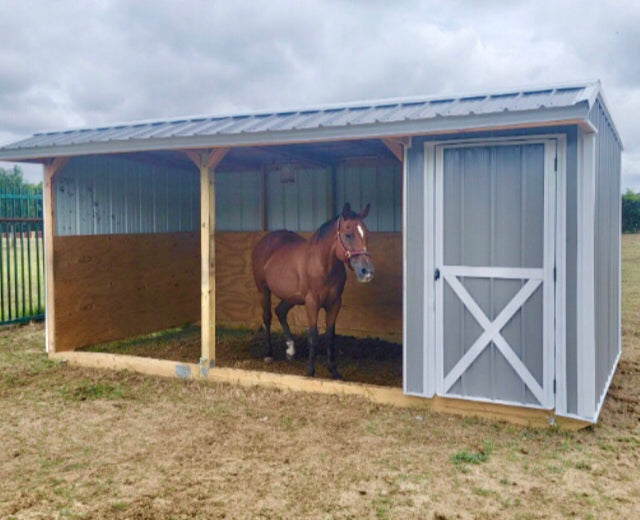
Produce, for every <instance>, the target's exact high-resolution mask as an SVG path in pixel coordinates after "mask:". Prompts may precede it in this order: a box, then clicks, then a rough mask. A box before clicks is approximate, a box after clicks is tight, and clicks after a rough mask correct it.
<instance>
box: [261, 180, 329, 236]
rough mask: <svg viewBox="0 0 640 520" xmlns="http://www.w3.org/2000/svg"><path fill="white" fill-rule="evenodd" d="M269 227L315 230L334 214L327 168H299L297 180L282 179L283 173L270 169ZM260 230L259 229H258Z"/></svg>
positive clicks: (268, 182)
mask: <svg viewBox="0 0 640 520" xmlns="http://www.w3.org/2000/svg"><path fill="white" fill-rule="evenodd" d="M266 182H267V193H266V199H267V201H266V202H267V229H269V230H270V231H273V230H277V229H288V230H290V231H315V230H316V229H317V228H318V227H320V226H321V225H322V224H323V223H324V222H326V221H327V220H329V217H330V216H331V214H332V209H331V208H330V207H329V206H328V205H329V204H330V193H331V191H330V190H331V184H330V173H329V170H327V169H296V170H295V171H294V182H282V181H281V176H280V172H279V171H276V170H273V171H268V172H267V181H266ZM258 229H259V228H258Z"/></svg>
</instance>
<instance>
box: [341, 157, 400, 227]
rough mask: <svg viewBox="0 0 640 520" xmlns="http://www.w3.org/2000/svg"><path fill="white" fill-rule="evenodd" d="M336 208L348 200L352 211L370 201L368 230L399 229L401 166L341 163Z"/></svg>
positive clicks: (361, 207)
mask: <svg viewBox="0 0 640 520" xmlns="http://www.w3.org/2000/svg"><path fill="white" fill-rule="evenodd" d="M335 193H336V209H337V210H338V211H339V210H340V208H342V206H343V205H344V203H345V202H349V203H350V204H351V207H352V209H353V210H355V211H360V210H361V209H363V208H364V206H365V205H366V204H367V203H370V204H371V210H370V211H369V216H368V217H367V218H366V220H365V224H366V225H367V228H368V229H369V231H402V168H401V166H400V165H398V166H343V167H340V168H338V170H337V172H336V191H335Z"/></svg>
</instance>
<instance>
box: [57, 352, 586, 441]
mask: <svg viewBox="0 0 640 520" xmlns="http://www.w3.org/2000/svg"><path fill="white" fill-rule="evenodd" d="M49 357H50V358H51V359H53V360H59V361H66V362H68V363H69V364H71V365H73V366H79V367H88V368H103V369H109V370H131V371H133V372H137V373H140V374H147V375H152V376H161V377H177V378H179V379H202V380H206V381H209V382H213V383H231V384H236V385H240V386H262V387H265V388H275V389H278V390H283V391H293V392H309V393H318V394H337V395H355V396H360V397H364V398H366V399H369V400H370V401H372V402H374V403H378V404H384V405H391V406H397V407H400V408H422V409H425V410H431V411H433V412H440V413H449V414H455V415H460V416H474V417H481V418H485V419H490V420H494V421H505V422H509V423H514V424H519V425H522V426H529V427H533V428H547V427H549V426H556V425H557V426H558V427H559V428H561V429H563V430H579V429H581V428H585V427H587V426H589V425H590V424H591V423H589V422H586V421H580V420H577V419H572V418H568V417H560V416H557V415H556V414H555V413H554V412H553V410H540V409H533V408H525V407H521V406H507V405H501V404H493V403H482V402H477V401H465V400H462V399H449V398H444V397H434V398H432V399H426V398H423V397H416V396H411V395H405V394H404V393H403V392H402V389H400V388H392V387H385V386H378V385H370V384H363V383H349V382H344V381H331V380H328V379H311V378H307V377H303V376H295V375H289V374H274V373H271V372H259V371H252V370H240V369H235V368H211V369H206V368H203V367H200V365H198V364H196V363H180V362H176V361H169V360H164V359H152V358H145V357H138V356H126V355H120V354H104V353H97V352H73V351H69V352H56V353H50V354H49Z"/></svg>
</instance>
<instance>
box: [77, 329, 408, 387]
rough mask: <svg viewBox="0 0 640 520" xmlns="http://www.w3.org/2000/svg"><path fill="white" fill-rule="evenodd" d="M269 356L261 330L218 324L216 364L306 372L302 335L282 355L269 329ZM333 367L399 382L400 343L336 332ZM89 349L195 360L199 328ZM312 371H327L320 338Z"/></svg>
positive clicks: (356, 376) (375, 380) (361, 377)
mask: <svg viewBox="0 0 640 520" xmlns="http://www.w3.org/2000/svg"><path fill="white" fill-rule="evenodd" d="M272 344H273V352H274V361H273V362H271V363H265V362H264V359H263V358H264V355H265V339H264V331H263V330H262V331H251V330H248V329H228V328H218V330H217V331H216V363H217V365H218V366H220V367H230V368H242V369H245V370H262V371H266V372H275V373H279V374H297V375H304V374H306V370H307V365H308V356H309V350H308V346H307V338H306V336H304V335H297V336H295V347H296V356H295V359H293V360H292V361H287V359H286V354H285V350H286V344H285V342H284V337H283V336H282V334H278V333H273V334H272ZM335 346H336V348H337V352H338V354H337V355H338V369H339V371H340V373H341V374H342V376H343V378H344V379H345V380H347V381H357V382H360V383H371V384H376V385H384V386H396V387H402V345H399V344H397V343H389V342H387V341H383V340H380V339H377V338H364V339H363V338H354V337H351V336H340V335H338V336H336V338H335ZM84 350H89V351H92V352H111V353H122V354H129V355H134V356H143V357H154V358H159V359H169V360H171V361H183V362H189V363H197V362H198V361H199V359H200V329H199V328H198V327H186V328H183V329H180V330H178V329H174V330H169V331H164V332H160V333H156V334H151V335H148V336H144V337H140V338H135V339H132V340H127V341H123V342H113V343H108V344H104V345H96V346H92V347H88V348H86V349H84ZM316 377H327V378H328V377H329V371H328V370H327V368H326V346H325V344H324V341H322V342H321V345H320V349H319V353H318V357H317V359H316Z"/></svg>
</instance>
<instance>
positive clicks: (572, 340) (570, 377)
mask: <svg viewBox="0 0 640 520" xmlns="http://www.w3.org/2000/svg"><path fill="white" fill-rule="evenodd" d="M566 164H567V166H566V170H567V171H566V188H567V193H566V242H565V246H566V260H565V261H566V314H565V318H566V336H565V337H566V342H565V345H566V346H565V362H566V387H567V412H568V413H570V414H577V413H578V374H577V366H578V328H577V327H578V319H577V311H578V307H577V301H578V285H577V284H578V282H577V273H578V131H577V129H576V128H575V127H573V128H570V129H568V130H567V163H566Z"/></svg>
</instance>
